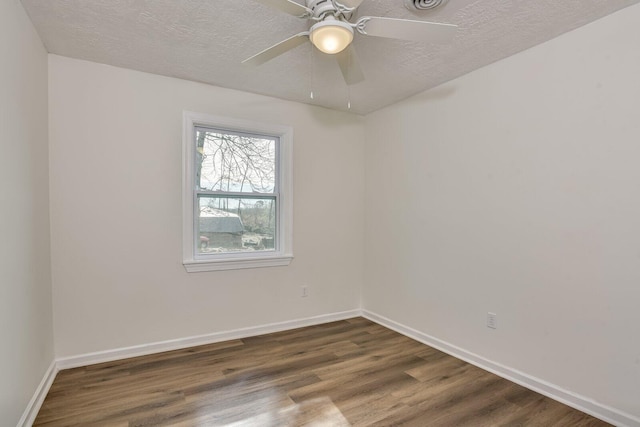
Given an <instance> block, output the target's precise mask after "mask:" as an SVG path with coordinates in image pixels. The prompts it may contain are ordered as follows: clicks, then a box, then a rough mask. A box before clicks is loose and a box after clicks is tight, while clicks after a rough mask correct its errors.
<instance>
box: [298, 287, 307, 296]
mask: <svg viewBox="0 0 640 427" xmlns="http://www.w3.org/2000/svg"><path fill="white" fill-rule="evenodd" d="M300 296H301V297H302V298H306V297H308V296H309V288H308V287H307V286H300Z"/></svg>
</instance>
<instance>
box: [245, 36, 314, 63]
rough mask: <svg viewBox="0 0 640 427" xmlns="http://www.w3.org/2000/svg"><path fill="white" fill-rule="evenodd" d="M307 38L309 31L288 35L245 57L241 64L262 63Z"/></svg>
mask: <svg viewBox="0 0 640 427" xmlns="http://www.w3.org/2000/svg"><path fill="white" fill-rule="evenodd" d="M308 39H309V33H308V32H304V33H300V34H296V35H295V36H293V37H289V38H288V39H286V40H283V41H281V42H280V43H278V44H275V45H273V46H271V47H269V48H267V49H265V50H263V51H262V52H260V53H257V54H255V55H253V56H252V57H251V58H247V59H245V60H244V61H242V63H243V64H247V65H253V66H258V65H262V64H264V63H265V62H267V61H270V60H272V59H273V58H275V57H277V56H280V55H282V54H283V53H285V52H287V51H289V50H291V49H293V48H294V47H297V46H300V45H301V44H302V43H304V42H306V41H307V40H308Z"/></svg>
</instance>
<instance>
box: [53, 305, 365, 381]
mask: <svg viewBox="0 0 640 427" xmlns="http://www.w3.org/2000/svg"><path fill="white" fill-rule="evenodd" d="M361 315H362V311H361V310H359V309H356V310H349V311H343V312H339V313H331V314H323V315H320V316H314V317H307V318H304V319H296V320H288V321H285V322H278V323H269V324H266V325H260V326H252V327H248V328H241V329H235V330H231V331H224V332H214V333H212V334H206V335H198V336H194V337H187V338H178V339H174V340H168V341H161V342H155V343H149V344H142V345H136V346H132V347H125V348H118V349H113V350H105V351H98V352H95V353H88V354H81V355H78V356H71V357H63V358H60V359H58V360H57V368H58V370H62V369H70V368H77V367H80V366H87V365H94V364H96V363H103V362H112V361H114V360H120V359H127V358H129V357H137V356H145V355H148V354H153V353H161V352H163V351H171V350H179V349H182V348H188V347H194V346H197V345H204V344H212V343H216V342H221V341H229V340H236V339H240V338H247V337H252V336H256V335H263V334H270V333H273V332H280V331H286V330H288V329H295V328H302V327H305V326H312V325H319V324H322V323H329V322H335V321H337V320H344V319H349V318H352V317H358V316H361Z"/></svg>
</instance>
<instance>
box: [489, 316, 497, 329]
mask: <svg viewBox="0 0 640 427" xmlns="http://www.w3.org/2000/svg"><path fill="white" fill-rule="evenodd" d="M487 328H491V329H497V328H498V315H497V314H495V313H487Z"/></svg>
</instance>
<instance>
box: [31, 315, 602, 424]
mask: <svg viewBox="0 0 640 427" xmlns="http://www.w3.org/2000/svg"><path fill="white" fill-rule="evenodd" d="M34 425H36V426H52V427H57V426H65V427H67V426H116V427H121V426H174V427H191V426H207V427H208V426H247V425H249V426H260V427H263V426H278V427H280V426H307V425H309V426H311V425H316V426H390V425H394V426H395V425H406V426H412V425H415V426H421V427H422V426H436V427H437V426H443V427H444V426H453V425H455V426H474V427H482V426H549V425H554V426H583V427H599V426H606V425H608V424H606V423H604V422H602V421H600V420H598V419H596V418H593V417H591V416H589V415H586V414H584V413H581V412H579V411H576V410H574V409H572V408H569V407H567V406H565V405H563V404H561V403H559V402H555V401H553V400H551V399H548V398H546V397H544V396H541V395H539V394H537V393H535V392H532V391H530V390H527V389H525V388H524V387H522V386H519V385H517V384H514V383H511V382H509V381H507V380H504V379H502V378H499V377H497V376H496V375H493V374H491V373H489V372H486V371H484V370H482V369H480V368H477V367H475V366H472V365H469V364H468V363H466V362H463V361H460V360H458V359H455V358H453V357H451V356H449V355H447V354H445V353H442V352H440V351H438V350H436V349H433V348H430V347H428V346H425V345H423V344H420V343H418V342H416V341H414V340H412V339H410V338H407V337H405V336H403V335H400V334H398V333H396V332H394V331H391V330H389V329H387V328H384V327H382V326H380V325H377V324H375V323H373V322H370V321H368V320H366V319H364V318H361V317H358V318H353V319H348V320H344V321H339V322H332V323H328V324H324V325H316V326H310V327H307V328H298V329H294V330H289V331H283V332H278V333H274V334H268V335H262V336H257V337H250V338H245V339H241V340H232V341H227V342H224V343H216V344H210V345H205V346H198V347H192V348H188V349H183V350H175V351H170V352H165V353H159V354H153V355H149V356H142V357H136V358H131V359H126V360H119V361H115V362H108V363H101V364H96V365H91V366H86V367H82V368H76V369H69V370H64V371H61V372H59V373H58V375H57V377H56V379H55V381H54V383H53V385H52V386H51V388H50V390H49V393H48V395H47V397H46V399H45V401H44V403H43V405H42V408H41V409H40V413H39V414H38V417H37V418H36V422H35V424H34Z"/></svg>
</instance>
